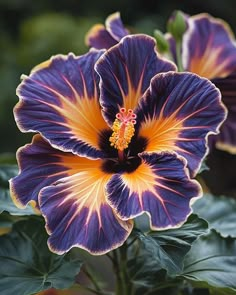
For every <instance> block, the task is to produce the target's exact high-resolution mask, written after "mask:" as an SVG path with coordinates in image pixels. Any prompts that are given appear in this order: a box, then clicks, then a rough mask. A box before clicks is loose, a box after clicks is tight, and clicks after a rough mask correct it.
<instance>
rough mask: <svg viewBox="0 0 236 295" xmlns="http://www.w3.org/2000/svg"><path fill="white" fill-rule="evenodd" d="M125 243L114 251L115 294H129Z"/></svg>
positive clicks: (129, 286)
mask: <svg viewBox="0 0 236 295" xmlns="http://www.w3.org/2000/svg"><path fill="white" fill-rule="evenodd" d="M127 248H128V247H127V244H126V243H124V245H123V246H122V247H120V248H118V249H117V250H115V251H114V261H116V263H115V265H114V268H115V272H116V295H131V283H130V282H129V276H128V273H127Z"/></svg>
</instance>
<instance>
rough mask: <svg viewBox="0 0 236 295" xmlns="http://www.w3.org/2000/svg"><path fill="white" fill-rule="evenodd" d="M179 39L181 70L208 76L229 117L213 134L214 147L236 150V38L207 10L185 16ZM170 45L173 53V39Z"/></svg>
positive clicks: (221, 21)
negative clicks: (214, 134)
mask: <svg viewBox="0 0 236 295" xmlns="http://www.w3.org/2000/svg"><path fill="white" fill-rule="evenodd" d="M186 22H187V30H186V32H185V33H184V35H183V41H182V64H183V70H184V71H190V72H193V73H196V74H198V75H200V76H202V77H205V78H208V79H210V80H211V81H212V82H213V83H214V84H215V85H216V86H217V87H218V88H219V89H220V91H221V93H222V100H223V103H224V104H225V106H226V107H227V109H228V117H227V119H226V121H225V122H224V124H223V125H222V126H221V129H220V133H219V134H218V135H217V136H214V137H212V138H211V139H212V143H214V144H215V145H216V147H217V148H219V149H223V150H226V151H228V152H231V153H236V41H235V38H234V35H233V33H232V31H231V29H230V27H229V25H228V24H227V23H226V22H224V21H223V20H221V19H216V18H214V17H212V16H210V15H208V14H206V13H202V14H199V15H195V16H191V17H188V16H186ZM170 40H171V48H172V51H173V55H174V56H176V54H175V46H173V45H174V44H173V39H170Z"/></svg>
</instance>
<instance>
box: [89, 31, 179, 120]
mask: <svg viewBox="0 0 236 295" xmlns="http://www.w3.org/2000/svg"><path fill="white" fill-rule="evenodd" d="M155 45H156V44H155V41H154V39H153V38H151V37H149V36H146V35H133V36H127V37H124V38H123V39H122V40H121V41H120V43H119V44H118V45H116V46H114V47H112V48H111V49H110V50H108V51H107V52H106V53H105V54H104V55H103V56H102V57H101V58H100V59H99V61H98V63H97V64H96V67H95V68H96V70H97V72H98V73H99V75H100V77H101V84H100V86H101V104H102V107H103V113H104V116H105V118H106V120H107V121H108V123H109V124H110V125H112V123H113V121H114V120H115V116H116V114H117V113H118V112H119V108H120V107H125V108H126V109H135V108H136V106H137V104H138V101H139V100H140V98H141V97H142V95H143V93H144V92H145V90H146V89H147V88H148V87H149V84H150V81H151V79H152V77H153V76H154V75H155V74H157V73H160V72H167V71H170V70H175V69H176V68H175V65H174V64H173V63H171V62H169V61H167V60H165V59H162V58H160V57H159V56H158V54H157V52H156V50H155Z"/></svg>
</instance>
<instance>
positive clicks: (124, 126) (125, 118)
mask: <svg viewBox="0 0 236 295" xmlns="http://www.w3.org/2000/svg"><path fill="white" fill-rule="evenodd" d="M135 119H136V114H134V112H133V110H131V109H128V110H126V109H125V108H121V109H120V112H119V113H117V114H116V119H115V121H114V123H113V125H112V131H113V133H112V135H111V137H110V139H109V141H110V143H111V146H113V147H114V148H116V149H117V150H118V159H119V161H120V162H123V161H124V160H125V153H124V150H125V149H126V148H128V145H129V143H130V141H131V139H132V137H133V135H134V132H135V128H134V125H135V124H136V120H135Z"/></svg>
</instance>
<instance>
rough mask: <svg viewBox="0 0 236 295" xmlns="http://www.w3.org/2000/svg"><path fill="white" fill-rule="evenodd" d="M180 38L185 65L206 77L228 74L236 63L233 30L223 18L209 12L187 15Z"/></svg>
mask: <svg viewBox="0 0 236 295" xmlns="http://www.w3.org/2000/svg"><path fill="white" fill-rule="evenodd" d="M188 25H189V28H188V30H187V32H186V33H185V34H184V38H183V66H184V69H186V70H188V71H190V72H193V73H196V74H198V75H200V76H203V77H206V78H208V79H213V78H223V77H226V76H228V75H229V74H230V73H231V72H232V71H234V70H235V67H236V45H235V40H234V37H233V33H232V31H231V29H230V27H229V26H228V24H227V23H225V22H224V21H223V20H220V19H216V18H213V17H212V16H210V15H208V14H205V13H203V14H199V15H195V16H193V17H190V18H188Z"/></svg>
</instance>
